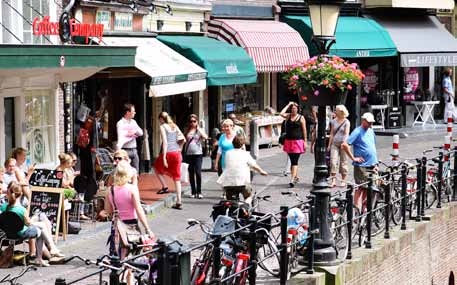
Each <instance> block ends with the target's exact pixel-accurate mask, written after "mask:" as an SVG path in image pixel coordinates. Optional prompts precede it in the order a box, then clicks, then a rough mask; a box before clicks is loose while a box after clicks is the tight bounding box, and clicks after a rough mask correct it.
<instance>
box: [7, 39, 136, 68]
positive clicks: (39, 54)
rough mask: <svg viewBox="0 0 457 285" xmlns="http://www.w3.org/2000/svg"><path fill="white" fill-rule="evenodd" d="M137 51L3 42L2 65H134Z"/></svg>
mask: <svg viewBox="0 0 457 285" xmlns="http://www.w3.org/2000/svg"><path fill="white" fill-rule="evenodd" d="M135 54H136V48H135V47H101V46H83V45H0V69H19V68H55V67H59V68H78V67H103V68H106V67H128V66H135ZM62 57H63V58H62ZM61 58H62V59H63V60H64V63H63V66H61V60H60V59H61Z"/></svg>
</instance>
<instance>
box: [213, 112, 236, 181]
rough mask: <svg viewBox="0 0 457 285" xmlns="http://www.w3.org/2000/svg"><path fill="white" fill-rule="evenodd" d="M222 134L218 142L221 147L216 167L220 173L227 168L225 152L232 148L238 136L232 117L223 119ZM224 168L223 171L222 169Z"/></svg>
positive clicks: (218, 151)
mask: <svg viewBox="0 0 457 285" xmlns="http://www.w3.org/2000/svg"><path fill="white" fill-rule="evenodd" d="M221 125H222V135H221V136H220V137H219V141H218V142H217V143H218V145H219V148H218V150H217V156H216V162H215V167H216V170H219V172H218V173H222V171H223V170H224V168H225V154H226V153H227V151H229V150H232V149H233V148H234V147H233V144H232V142H233V139H234V138H235V136H236V132H235V128H234V125H235V124H234V123H233V121H232V120H231V119H225V120H224V121H222V124H221ZM220 170H222V171H220Z"/></svg>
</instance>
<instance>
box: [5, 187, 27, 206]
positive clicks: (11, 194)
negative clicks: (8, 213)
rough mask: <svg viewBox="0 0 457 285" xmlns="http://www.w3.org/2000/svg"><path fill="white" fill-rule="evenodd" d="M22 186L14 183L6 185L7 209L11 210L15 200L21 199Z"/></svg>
mask: <svg viewBox="0 0 457 285" xmlns="http://www.w3.org/2000/svg"><path fill="white" fill-rule="evenodd" d="M22 193H23V191H22V186H21V185H20V184H19V183H17V182H15V181H11V182H10V184H8V207H7V209H8V208H11V207H13V206H14V204H16V201H17V199H19V198H21V196H22Z"/></svg>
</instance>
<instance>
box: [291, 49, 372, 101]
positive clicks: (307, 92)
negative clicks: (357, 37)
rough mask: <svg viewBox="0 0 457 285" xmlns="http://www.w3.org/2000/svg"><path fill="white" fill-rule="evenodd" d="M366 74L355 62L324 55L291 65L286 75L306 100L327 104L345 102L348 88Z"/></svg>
mask: <svg viewBox="0 0 457 285" xmlns="http://www.w3.org/2000/svg"><path fill="white" fill-rule="evenodd" d="M364 77H365V75H364V74H363V73H362V72H361V71H360V70H359V69H358V66H357V64H356V63H349V62H347V61H345V60H343V59H342V58H340V57H338V56H329V55H321V56H319V57H317V56H315V57H312V58H310V59H309V60H307V61H305V62H303V63H298V64H294V65H292V66H290V67H289V68H288V70H287V71H286V72H285V74H284V77H283V78H284V79H285V80H287V83H288V86H289V90H290V91H291V92H292V93H293V94H297V95H298V96H299V99H300V100H301V101H302V102H303V103H306V104H310V105H312V106H326V105H338V104H344V102H345V100H346V94H347V92H348V91H349V90H352V89H353V88H354V86H356V85H358V84H360V82H361V81H362V79H363V78H364Z"/></svg>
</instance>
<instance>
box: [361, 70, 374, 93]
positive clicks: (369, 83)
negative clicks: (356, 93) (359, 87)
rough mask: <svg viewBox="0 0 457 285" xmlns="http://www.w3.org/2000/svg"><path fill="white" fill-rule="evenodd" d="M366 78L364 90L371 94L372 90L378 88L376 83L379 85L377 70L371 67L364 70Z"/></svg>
mask: <svg viewBox="0 0 457 285" xmlns="http://www.w3.org/2000/svg"><path fill="white" fill-rule="evenodd" d="M363 73H364V74H365V78H364V79H363V82H362V83H363V91H364V92H365V93H367V94H369V93H370V92H371V91H374V90H376V85H378V76H377V75H376V72H375V71H374V70H373V69H371V68H367V69H366V70H365V71H364V72H363Z"/></svg>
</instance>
